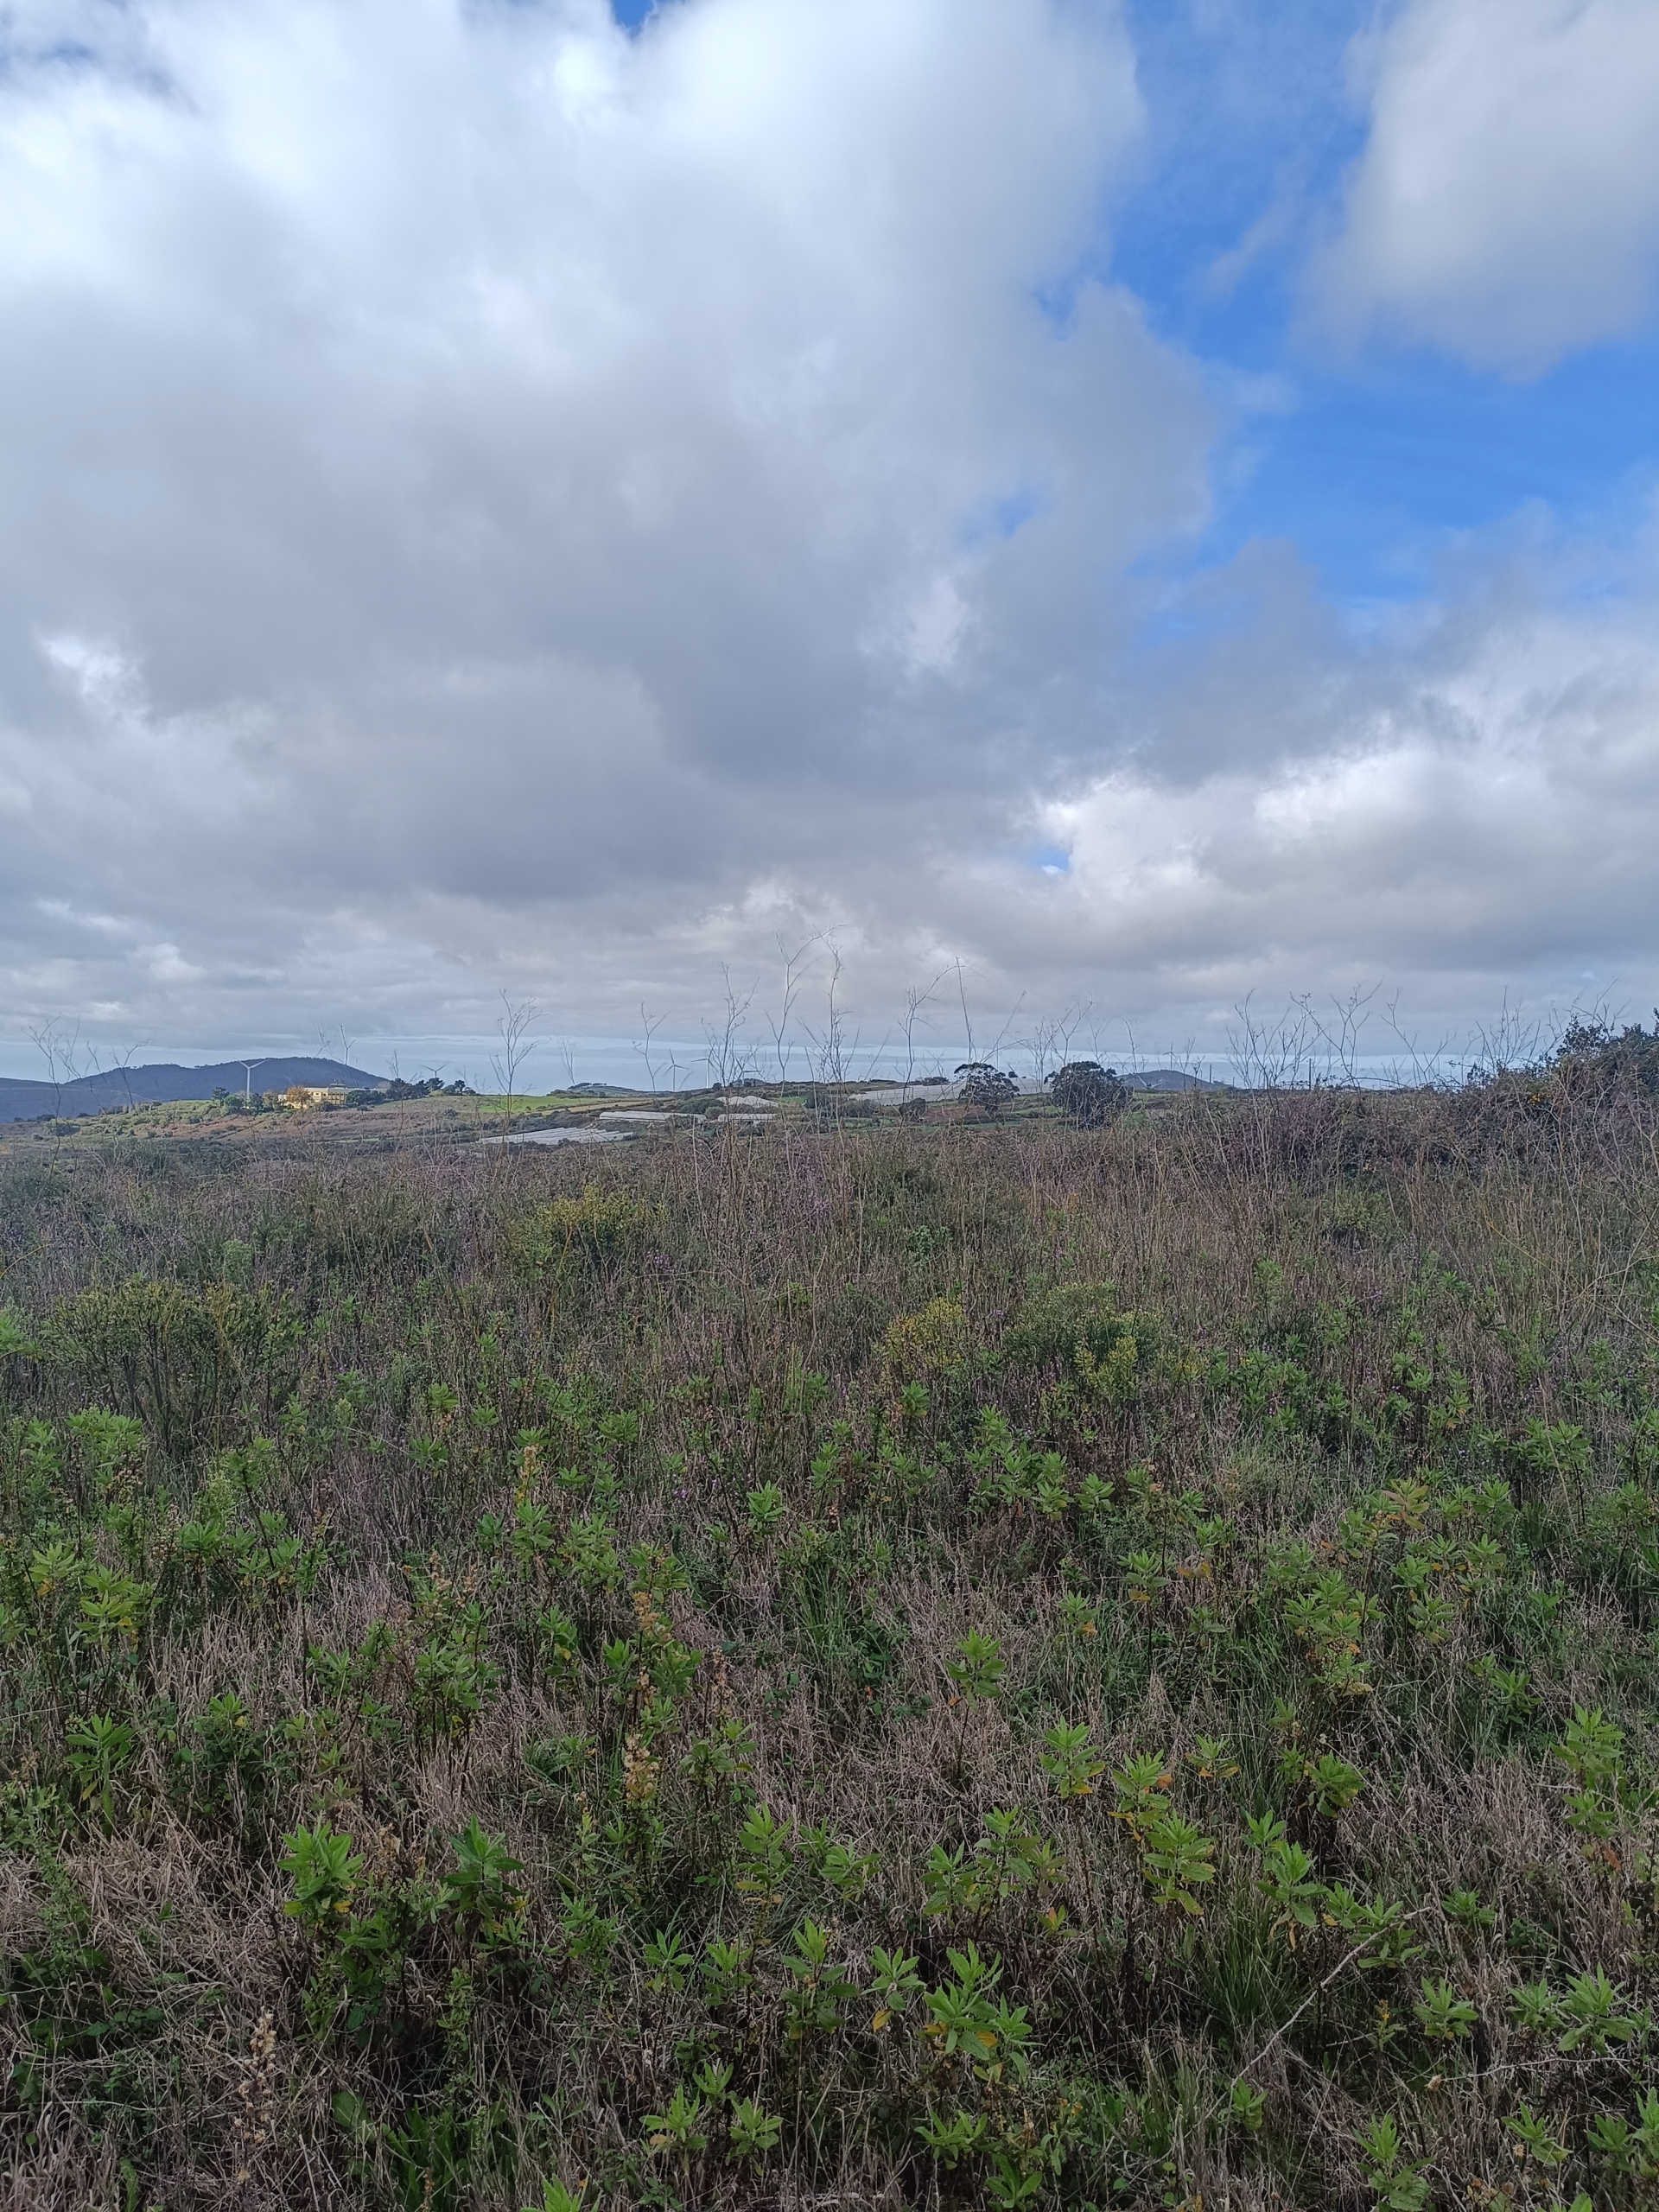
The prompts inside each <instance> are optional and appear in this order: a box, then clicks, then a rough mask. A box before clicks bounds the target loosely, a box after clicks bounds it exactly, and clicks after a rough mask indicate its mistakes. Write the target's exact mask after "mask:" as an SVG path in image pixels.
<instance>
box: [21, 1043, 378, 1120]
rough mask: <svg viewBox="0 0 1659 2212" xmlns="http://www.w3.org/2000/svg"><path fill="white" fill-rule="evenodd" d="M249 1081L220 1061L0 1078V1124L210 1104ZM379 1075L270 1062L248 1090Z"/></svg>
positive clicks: (362, 1081) (374, 1080) (335, 1064)
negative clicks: (65, 1078)
mask: <svg viewBox="0 0 1659 2212" xmlns="http://www.w3.org/2000/svg"><path fill="white" fill-rule="evenodd" d="M247 1080H248V1076H247V1071H246V1069H245V1066H244V1065H243V1063H242V1062H241V1061H240V1060H219V1061H217V1062H216V1063H215V1064H214V1065H213V1066H212V1067H206V1068H181V1067H178V1066H175V1065H174V1064H173V1063H172V1062H170V1061H168V1062H164V1063H163V1064H162V1065H160V1066H156V1067H143V1068H111V1069H109V1070H108V1071H106V1072H105V1073H104V1074H102V1075H84V1076H81V1077H78V1078H77V1080H76V1081H75V1082H73V1083H66V1084H62V1085H58V1084H50V1083H30V1082H29V1081H27V1080H26V1079H20V1078H18V1077H15V1076H0V1122H32V1121H35V1120H36V1119H37V1118H38V1117H39V1116H41V1115H42V1114H62V1115H71V1114H107V1113H124V1112H125V1111H126V1110H127V1109H129V1108H130V1107H133V1106H161V1105H167V1106H170V1105H172V1104H174V1103H175V1102H176V1101H178V1100H181V1099H187V1098H211V1097H212V1096H213V1093H214V1091H216V1090H238V1091H239V1090H242V1089H243V1088H244V1087H245V1084H246V1083H247ZM386 1080H387V1078H386V1077H385V1076H383V1075H369V1074H367V1073H366V1072H365V1071H364V1070H363V1069H362V1068H348V1067H346V1065H344V1063H343V1062H341V1061H340V1060H315V1059H306V1058H298V1059H272V1060H256V1061H255V1062H254V1064H253V1088H254V1090H256V1091H261V1090H287V1089H288V1087H289V1084H293V1083H308V1084H316V1086H317V1087H318V1088H319V1089H320V1090H321V1089H322V1088H324V1087H327V1089H329V1090H375V1089H376V1088H378V1085H379V1084H383V1083H385V1081H386Z"/></svg>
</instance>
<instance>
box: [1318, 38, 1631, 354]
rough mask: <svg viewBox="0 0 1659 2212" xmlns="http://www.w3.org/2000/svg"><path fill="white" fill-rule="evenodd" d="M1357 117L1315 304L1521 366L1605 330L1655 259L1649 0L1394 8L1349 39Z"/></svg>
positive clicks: (1611, 329) (1613, 326)
mask: <svg viewBox="0 0 1659 2212" xmlns="http://www.w3.org/2000/svg"><path fill="white" fill-rule="evenodd" d="M1355 77H1356V80H1357V86H1358V87H1359V89H1360V90H1361V91H1362V92H1363V95H1364V96H1365V99H1366V103H1367V105H1368V107H1369V111H1370V132H1369V136H1368V138H1367V141H1366V145H1365V149H1364V153H1363V156H1362V158H1361V160H1360V162H1359V163H1358V166H1357V169H1356V171H1355V174H1354V175H1353V177H1352V180H1351V185H1350V189H1349V194H1348V202H1347V209H1346V220H1345V224H1344V229H1343V232H1342V236H1341V238H1340V240H1339V242H1338V245H1337V246H1336V248H1335V250H1334V251H1333V252H1332V255H1331V256H1330V257H1329V258H1328V260H1327V261H1326V263H1325V266H1324V269H1323V270H1322V272H1321V275H1322V289H1323V292H1324V301H1325V307H1326V308H1327V309H1328V310H1329V311H1330V312H1331V313H1332V315H1334V317H1335V318H1336V319H1337V321H1338V323H1339V324H1341V325H1345V326H1346V327H1347V328H1348V329H1349V330H1350V332H1353V331H1355V330H1357V329H1361V328H1363V327H1365V326H1366V325H1367V324H1369V323H1380V324H1382V325H1383V327H1386V328H1389V329H1390V330H1392V331H1393V332H1395V333H1396V334H1401V335H1403V336H1406V337H1408V338H1412V339H1417V340H1426V341H1427V342H1428V343H1430V344H1433V345H1435V346H1442V347H1444V348H1445V349H1446V350H1447V351H1448V352H1450V353H1453V354H1455V355H1457V356H1458V357H1459V359H1462V360H1465V361H1467V362H1469V363H1471V364H1472V365H1474V366H1476V367H1478V368H1483V369H1498V370H1502V371H1503V372H1507V373H1511V374H1517V375H1529V374H1533V373H1535V372H1538V371H1539V370H1541V369H1543V368H1546V367H1548V365H1549V364H1550V363H1551V362H1553V361H1554V360H1556V359H1560V356H1561V355H1562V354H1563V353H1567V352H1568V351H1569V350H1571V349H1572V348H1573V347H1575V346H1583V345H1586V344H1589V343H1591V342H1592V341H1594V340H1599V339H1605V338H1612V337H1618V336H1622V335H1624V334H1626V333H1628V332H1630V331H1631V330H1632V329H1634V328H1635V327H1637V325H1638V324H1640V323H1641V322H1642V321H1643V320H1644V319H1645V318H1646V316H1647V315H1648V314H1649V311H1650V310H1651V308H1652V305H1653V301H1654V279H1655V273H1656V270H1659V131H1656V130H1655V127H1654V123H1655V118H1656V116H1659V10H1655V9H1654V8H1653V7H1652V6H1651V4H1649V0H1409V4H1408V5H1407V6H1406V7H1404V8H1403V9H1402V10H1401V11H1400V13H1399V14H1398V16H1395V18H1394V20H1393V21H1392V22H1390V23H1389V25H1388V26H1387V28H1386V29H1383V31H1381V32H1380V33H1379V34H1378V35H1376V36H1375V37H1370V38H1364V39H1362V40H1360V41H1358V42H1357V46H1356V48H1355Z"/></svg>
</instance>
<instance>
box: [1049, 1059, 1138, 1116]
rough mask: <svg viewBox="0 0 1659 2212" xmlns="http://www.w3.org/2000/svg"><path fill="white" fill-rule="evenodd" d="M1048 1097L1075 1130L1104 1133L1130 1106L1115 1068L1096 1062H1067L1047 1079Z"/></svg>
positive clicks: (1126, 1093) (1126, 1087) (1126, 1089)
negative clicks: (1100, 1130)
mask: <svg viewBox="0 0 1659 2212" xmlns="http://www.w3.org/2000/svg"><path fill="white" fill-rule="evenodd" d="M1048 1089H1049V1096H1051V1097H1052V1099H1053V1101H1054V1103H1055V1105H1056V1106H1057V1107H1058V1109H1059V1110H1060V1112H1061V1113H1062V1114H1063V1115H1064V1116H1065V1118H1066V1120H1067V1121H1068V1122H1071V1126H1072V1128H1077V1129H1103V1128H1105V1127H1106V1125H1107V1123H1108V1122H1115V1121H1116V1119H1117V1117H1118V1116H1119V1115H1120V1114H1121V1113H1122V1111H1123V1109H1124V1108H1125V1107H1126V1106H1127V1105H1128V1103H1129V1093H1128V1086H1127V1085H1126V1084H1124V1082H1123V1080H1122V1077H1120V1076H1119V1074H1118V1072H1117V1070H1116V1068H1103V1067H1102V1065H1100V1062H1099V1061H1098V1060H1068V1061H1067V1062H1066V1064H1065V1066H1064V1067H1063V1068H1060V1069H1058V1071H1056V1072H1055V1073H1054V1074H1053V1075H1052V1076H1050V1077H1048Z"/></svg>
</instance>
